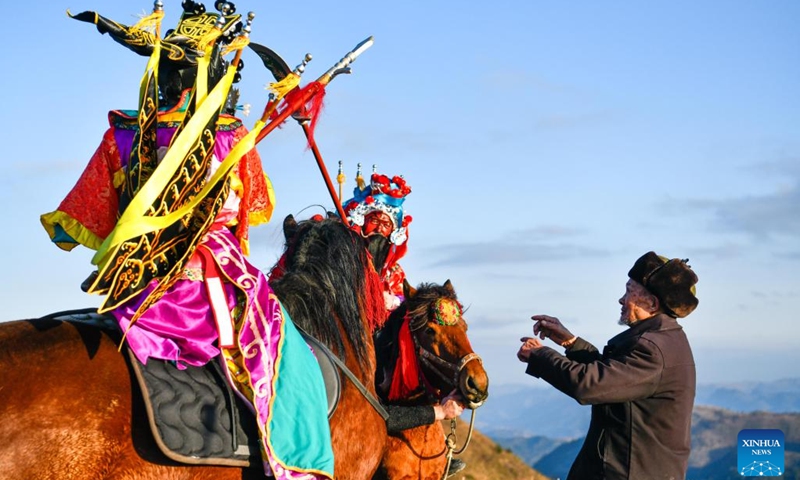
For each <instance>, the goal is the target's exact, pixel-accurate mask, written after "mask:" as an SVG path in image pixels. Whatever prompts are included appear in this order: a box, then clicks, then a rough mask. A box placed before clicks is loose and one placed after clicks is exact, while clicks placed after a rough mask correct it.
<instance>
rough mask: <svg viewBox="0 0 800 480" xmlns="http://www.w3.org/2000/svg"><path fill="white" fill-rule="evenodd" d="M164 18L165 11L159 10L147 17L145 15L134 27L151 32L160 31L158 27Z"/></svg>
mask: <svg viewBox="0 0 800 480" xmlns="http://www.w3.org/2000/svg"><path fill="white" fill-rule="evenodd" d="M163 18H164V11H163V10H158V11H155V12H153V13H151V14H150V15H148V16H146V17H143V18H142V19H141V20H139V21H138V22H136V24H135V25H134V26H133V27H132V28H133V29H138V30H145V31H148V32H150V33H154V32H158V29H159V27H160V26H161V20H162V19H163Z"/></svg>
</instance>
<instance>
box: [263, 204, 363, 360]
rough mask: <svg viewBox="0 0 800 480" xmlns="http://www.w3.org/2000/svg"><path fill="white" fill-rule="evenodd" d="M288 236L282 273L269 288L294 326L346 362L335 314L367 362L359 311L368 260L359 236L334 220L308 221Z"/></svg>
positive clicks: (360, 309)
mask: <svg viewBox="0 0 800 480" xmlns="http://www.w3.org/2000/svg"><path fill="white" fill-rule="evenodd" d="M284 228H286V227H285V226H284ZM287 236H288V238H287V241H286V251H285V254H284V261H285V265H283V269H284V273H283V275H282V276H280V277H279V278H277V279H276V280H274V281H273V280H271V281H270V286H272V289H273V290H274V291H275V293H276V294H277V295H278V298H279V299H280V301H281V303H282V304H283V306H284V307H285V308H286V310H287V311H288V312H289V315H290V316H291V317H292V320H293V321H294V323H295V324H296V325H298V326H300V327H301V328H302V329H303V330H305V331H306V332H308V333H309V334H310V335H312V336H313V337H315V338H317V339H318V340H320V341H321V342H322V343H324V344H326V345H328V346H329V347H330V348H331V349H332V350H333V351H334V352H336V353H337V354H338V355H339V356H340V357H342V358H344V355H345V351H344V341H343V339H342V336H341V332H340V330H339V328H338V326H337V322H336V321H335V319H334V318H332V316H331V315H332V313H333V314H335V316H336V317H338V319H339V321H340V322H341V324H342V327H343V329H344V331H345V332H346V334H347V335H348V337H349V339H350V341H351V342H352V345H353V349H354V350H355V353H356V357H357V358H358V360H359V362H360V363H362V364H365V363H364V362H366V361H367V343H366V342H367V339H368V337H367V335H368V332H367V329H366V328H365V322H364V316H365V313H364V312H363V310H362V308H363V305H364V302H365V299H364V295H365V289H366V281H365V278H364V272H365V270H366V268H367V265H368V259H367V254H366V248H365V245H364V243H363V241H362V240H361V237H359V236H358V235H357V234H356V233H354V232H352V231H351V230H349V229H348V228H347V227H345V226H344V225H343V224H342V223H341V222H340V221H339V220H338V219H325V220H320V221H311V220H306V221H303V222H300V223H298V224H297V225H296V228H295V229H294V231H293V232H290V233H289V234H288V235H287Z"/></svg>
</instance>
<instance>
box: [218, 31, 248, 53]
mask: <svg viewBox="0 0 800 480" xmlns="http://www.w3.org/2000/svg"><path fill="white" fill-rule="evenodd" d="M249 43H250V38H249V37H248V36H247V35H239V36H237V37H236V38H234V39H233V41H232V42H231V43H230V44H229V45H228V46H227V47H225V50H223V51H222V55H227V54H229V53H231V52H235V51H236V50H241V49H243V48H244V47H246V46H247V45H248V44H249Z"/></svg>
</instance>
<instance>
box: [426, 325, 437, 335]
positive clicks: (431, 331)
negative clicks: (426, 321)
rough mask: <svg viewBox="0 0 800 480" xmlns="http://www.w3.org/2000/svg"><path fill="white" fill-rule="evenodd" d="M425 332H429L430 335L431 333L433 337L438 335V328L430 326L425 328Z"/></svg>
mask: <svg viewBox="0 0 800 480" xmlns="http://www.w3.org/2000/svg"><path fill="white" fill-rule="evenodd" d="M425 333H427V334H428V335H430V336H431V337H432V336H434V335H436V330H434V329H433V327H428V328H426V329H425Z"/></svg>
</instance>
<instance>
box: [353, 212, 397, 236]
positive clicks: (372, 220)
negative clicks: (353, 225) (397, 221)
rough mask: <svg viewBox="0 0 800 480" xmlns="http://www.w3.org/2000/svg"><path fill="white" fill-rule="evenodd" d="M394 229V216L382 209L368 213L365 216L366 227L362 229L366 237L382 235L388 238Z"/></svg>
mask: <svg viewBox="0 0 800 480" xmlns="http://www.w3.org/2000/svg"><path fill="white" fill-rule="evenodd" d="M393 230H394V223H392V218H391V217H389V215H387V214H386V213H383V212H380V211H374V212H370V213H368V214H367V215H366V216H365V217H364V227H362V229H361V231H362V234H363V235H364V236H365V237H369V236H370V235H380V236H382V237H386V238H389V235H391V234H392V231H393Z"/></svg>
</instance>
